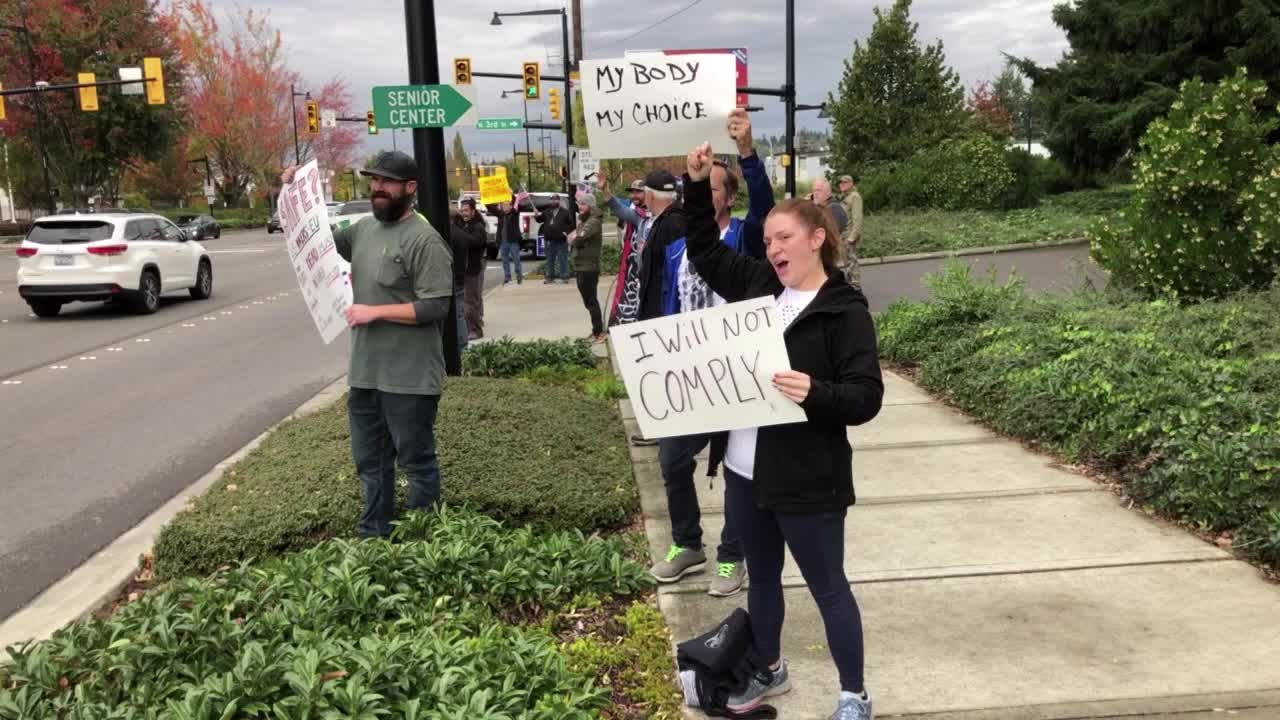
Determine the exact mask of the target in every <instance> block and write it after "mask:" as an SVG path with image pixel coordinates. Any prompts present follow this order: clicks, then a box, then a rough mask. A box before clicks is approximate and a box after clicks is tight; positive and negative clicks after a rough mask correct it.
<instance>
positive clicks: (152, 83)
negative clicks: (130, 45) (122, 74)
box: [142, 57, 164, 105]
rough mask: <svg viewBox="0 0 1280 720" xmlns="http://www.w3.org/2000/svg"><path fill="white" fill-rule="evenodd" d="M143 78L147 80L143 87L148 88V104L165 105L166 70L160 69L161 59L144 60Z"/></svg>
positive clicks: (150, 58)
mask: <svg viewBox="0 0 1280 720" xmlns="http://www.w3.org/2000/svg"><path fill="white" fill-rule="evenodd" d="M142 77H143V78H144V79H146V82H144V83H143V86H144V87H146V88H147V104H148V105H163V104H164V70H163V69H162V68H161V67H160V58H155V57H149V58H142Z"/></svg>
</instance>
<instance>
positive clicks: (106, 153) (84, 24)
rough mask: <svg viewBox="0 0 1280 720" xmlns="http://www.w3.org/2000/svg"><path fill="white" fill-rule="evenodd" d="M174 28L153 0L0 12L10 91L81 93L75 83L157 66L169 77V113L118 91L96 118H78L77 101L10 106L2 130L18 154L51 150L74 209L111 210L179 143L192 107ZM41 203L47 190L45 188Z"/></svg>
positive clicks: (0, 47) (14, 0)
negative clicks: (128, 180)
mask: <svg viewBox="0 0 1280 720" xmlns="http://www.w3.org/2000/svg"><path fill="white" fill-rule="evenodd" d="M174 28H175V23H174V18H173V16H172V15H171V14H169V13H167V12H165V11H162V10H160V9H158V8H157V7H156V6H155V4H154V3H153V2H152V0H9V1H7V2H0V82H3V83H4V86H5V87H6V88H18V87H30V86H32V85H34V84H35V82H36V81H43V82H48V83H50V84H53V85H57V84H66V83H74V82H76V80H77V73H81V72H92V73H94V74H96V76H97V78H98V79H99V80H111V79H115V78H116V77H117V70H118V68H120V67H124V66H140V65H141V64H142V59H143V58H144V57H159V58H160V59H161V63H162V65H163V67H164V73H165V94H166V104H165V105H148V104H146V101H145V100H144V99H143V97H141V96H136V95H122V94H121V93H120V90H119V89H117V88H111V87H103V88H99V89H98V102H99V107H100V109H99V111H98V112H84V111H82V110H81V109H80V103H79V97H78V96H77V94H76V93H74V92H65V91H56V92H54V91H51V92H45V93H40V94H39V96H37V95H35V94H31V95H19V96H12V95H11V96H9V97H7V98H6V99H5V104H6V106H7V110H8V119H7V120H6V121H5V122H0V133H4V134H5V135H6V136H7V137H8V138H10V139H11V141H12V142H13V143H14V144H16V145H21V146H24V150H25V151H27V152H29V153H31V154H33V155H34V156H36V157H39V155H40V152H39V146H40V144H41V143H43V145H44V150H45V155H46V156H47V157H48V167H49V175H50V180H51V184H52V185H53V188H54V189H55V190H56V189H61V190H62V191H63V192H62V193H61V197H62V199H63V200H64V201H65V203H66V204H72V205H80V204H83V203H84V202H85V201H86V200H87V199H88V198H90V197H93V196H95V195H102V196H103V199H104V201H106V202H113V201H115V199H116V198H117V197H118V195H119V184H120V178H121V177H122V176H123V174H124V173H125V171H126V170H128V169H129V168H131V167H136V166H138V165H139V164H141V163H143V162H146V161H148V160H153V159H157V158H159V157H160V156H161V155H163V154H164V152H165V151H166V150H167V149H168V148H169V147H170V146H171V145H172V144H173V142H174V139H175V138H176V137H177V136H178V135H179V134H180V132H181V128H182V122H183V118H184V117H185V114H186V113H185V108H186V103H185V101H184V93H183V77H184V74H185V71H184V68H183V66H182V64H181V63H180V61H179V54H178V52H177V49H176V47H175V46H174V44H173V42H172V38H173V36H174V32H173V31H174ZM41 195H43V188H41Z"/></svg>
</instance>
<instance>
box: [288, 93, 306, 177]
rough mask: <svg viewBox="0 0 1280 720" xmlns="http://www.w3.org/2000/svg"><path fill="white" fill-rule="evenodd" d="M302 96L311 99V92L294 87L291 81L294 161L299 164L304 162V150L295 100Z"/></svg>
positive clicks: (290, 105)
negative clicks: (300, 138) (299, 132)
mask: <svg viewBox="0 0 1280 720" xmlns="http://www.w3.org/2000/svg"><path fill="white" fill-rule="evenodd" d="M300 97H304V98H306V99H308V100H310V99H311V93H309V92H298V91H297V90H295V89H293V83H289V114H290V115H292V116H293V162H294V163H295V164H297V165H301V164H302V150H301V148H299V146H298V105H297V103H296V102H294V101H295V100H296V99H297V98H300Z"/></svg>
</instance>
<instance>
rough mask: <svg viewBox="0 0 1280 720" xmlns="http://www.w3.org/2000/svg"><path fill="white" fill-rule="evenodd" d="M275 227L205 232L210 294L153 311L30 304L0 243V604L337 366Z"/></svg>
mask: <svg viewBox="0 0 1280 720" xmlns="http://www.w3.org/2000/svg"><path fill="white" fill-rule="evenodd" d="M280 237H281V236H280V235H279V234H277V235H273V236H270V238H268V236H267V235H266V234H265V233H264V232H262V231H254V232H237V233H232V232H227V233H225V234H224V235H223V237H222V238H221V239H219V240H210V241H208V242H207V243H206V246H207V248H208V249H209V250H210V252H211V254H212V257H213V264H214V294H213V297H212V298H211V299H209V300H205V301H198V302H197V301H193V300H191V299H190V298H189V297H188V296H187V293H186V291H185V290H184V291H182V292H181V293H175V294H173V295H171V296H169V297H168V298H166V301H165V303H164V305H163V307H162V308H161V310H160V312H158V313H156V314H154V315H150V316H136V315H132V314H130V313H128V312H127V311H126V310H122V309H116V308H112V307H107V306H104V305H102V304H96V303H95V304H86V303H79V304H74V305H68V306H66V307H65V308H64V309H63V313H62V315H61V316H60V317H58V318H55V319H51V320H39V319H37V318H35V317H33V316H32V315H31V314H30V313H29V312H28V309H27V306H26V305H25V303H23V302H22V300H21V299H20V298H19V297H18V294H17V290H16V287H15V284H16V278H15V271H16V260H15V258H14V254H13V251H12V248H11V247H6V248H4V249H2V250H0V618H2V617H7V616H8V615H9V614H11V613H12V612H13V611H14V610H16V609H18V608H19V607H21V606H22V605H23V604H24V603H26V602H27V601H29V600H30V599H31V598H33V597H34V596H35V595H37V594H38V593H39V592H40V591H41V590H43V589H44V588H45V587H47V586H48V585H49V584H50V583H51V582H52V581H54V580H56V579H57V578H59V577H61V576H62V575H63V574H64V573H66V572H67V571H69V570H71V569H72V568H74V567H76V566H77V565H79V564H80V563H81V562H83V561H84V560H85V559H86V558H87V557H88V556H89V555H91V554H92V553H93V552H95V551H96V550H98V549H99V548H101V547H102V546H104V545H105V544H107V543H108V542H109V541H111V540H113V539H114V538H115V537H116V536H118V535H120V534H121V533H122V532H124V531H125V530H127V529H128V528H130V527H132V526H133V525H134V524H136V523H137V522H138V521H139V520H141V519H142V518H143V517H145V516H146V515H147V514H149V513H150V512H151V511H153V510H155V509H156V508H157V507H159V506H160V505H161V504H163V503H164V502H165V501H166V500H168V499H169V498H170V497H172V496H173V495H175V494H176V493H177V492H178V491H179V490H181V489H182V488H184V487H186V486H187V485H190V484H191V483H192V482H194V481H195V480H196V479H197V478H199V477H200V476H201V475H203V474H204V473H205V472H207V471H208V470H209V469H210V468H212V467H213V466H214V465H215V464H217V463H218V462H219V461H221V460H222V459H223V458H225V457H227V456H228V455H230V454H232V453H233V452H235V451H236V450H237V449H238V448H240V447H241V446H243V445H244V444H245V443H247V442H248V441H249V440H251V439H253V438H254V437H255V436H256V435H258V434H259V433H261V432H262V431H263V429H265V428H266V427H268V426H269V425H271V424H272V423H274V422H276V421H278V420H280V419H281V418H283V417H285V416H287V415H288V414H289V413H290V412H291V411H292V410H293V409H295V408H296V407H297V406H298V405H300V404H301V403H302V402H304V401H305V400H306V399H307V398H308V397H310V396H311V395H314V394H315V393H316V392H318V391H319V390H320V389H322V388H323V387H325V386H326V385H327V384H329V383H331V382H333V380H335V379H336V378H338V377H340V376H341V375H342V373H343V372H345V369H346V354H347V343H346V341H345V338H339V339H338V340H337V341H335V342H334V343H333V344H332V345H330V346H328V347H326V346H325V345H324V344H323V343H322V342H321V341H320V339H319V336H318V335H317V333H316V331H315V326H314V325H313V324H312V322H311V319H310V317H309V315H308V314H307V310H306V308H305V307H304V306H303V304H302V301H301V299H300V297H299V294H298V291H297V286H296V280H295V279H294V277H293V273H292V272H291V271H290V269H289V266H288V260H287V258H286V257H285V256H284V251H283V249H282V248H281V246H280V243H281V240H280Z"/></svg>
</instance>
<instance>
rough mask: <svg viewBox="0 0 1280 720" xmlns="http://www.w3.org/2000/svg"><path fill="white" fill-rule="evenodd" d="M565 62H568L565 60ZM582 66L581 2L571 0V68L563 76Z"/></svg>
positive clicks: (570, 119)
mask: <svg viewBox="0 0 1280 720" xmlns="http://www.w3.org/2000/svg"><path fill="white" fill-rule="evenodd" d="M565 62H566V63H567V62H569V61H568V60H567V59H566V60H565ZM581 64H582V0H573V67H572V68H569V67H566V68H565V69H564V74H565V75H568V74H569V71H570V70H577V69H578V67H579V66H580V65H581ZM568 121H569V122H571V123H572V122H573V117H572V116H570V117H569V118H568Z"/></svg>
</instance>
